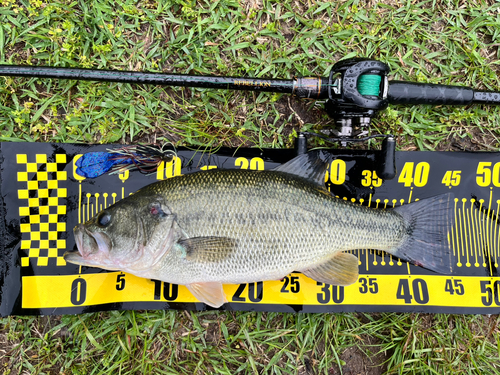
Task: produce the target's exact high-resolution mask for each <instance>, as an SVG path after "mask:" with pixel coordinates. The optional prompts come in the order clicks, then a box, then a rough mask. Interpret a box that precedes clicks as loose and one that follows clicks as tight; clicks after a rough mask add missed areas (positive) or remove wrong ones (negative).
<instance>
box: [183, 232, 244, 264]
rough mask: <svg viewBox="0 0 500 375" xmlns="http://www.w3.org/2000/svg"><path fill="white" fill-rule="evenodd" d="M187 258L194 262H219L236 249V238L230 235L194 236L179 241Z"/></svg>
mask: <svg viewBox="0 0 500 375" xmlns="http://www.w3.org/2000/svg"><path fill="white" fill-rule="evenodd" d="M177 246H179V247H180V248H181V249H182V252H183V253H184V254H185V256H186V259H189V260H190V261H194V262H219V261H221V260H224V259H226V258H227V257H228V256H229V255H230V254H232V253H233V252H234V251H235V250H236V246H237V243H236V240H234V239H232V238H228V237H193V238H186V239H183V240H180V241H179V242H177Z"/></svg>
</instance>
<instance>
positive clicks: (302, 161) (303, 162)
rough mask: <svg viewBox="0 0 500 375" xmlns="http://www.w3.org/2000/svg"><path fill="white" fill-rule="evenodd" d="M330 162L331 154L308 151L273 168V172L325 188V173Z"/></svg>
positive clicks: (321, 151) (320, 151)
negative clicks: (290, 175)
mask: <svg viewBox="0 0 500 375" xmlns="http://www.w3.org/2000/svg"><path fill="white" fill-rule="evenodd" d="M330 160H331V154H329V153H327V152H325V151H323V150H315V151H309V152H308V153H306V154H302V155H299V156H297V157H295V158H293V159H292V160H290V161H288V162H286V163H285V164H282V165H280V166H279V167H276V168H274V171H277V172H285V173H289V174H293V175H295V176H299V177H302V178H305V179H307V180H309V181H313V182H315V183H316V184H317V185H320V186H325V173H326V169H327V168H328V164H329V163H330Z"/></svg>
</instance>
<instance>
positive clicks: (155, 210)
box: [149, 202, 167, 218]
mask: <svg viewBox="0 0 500 375" xmlns="http://www.w3.org/2000/svg"><path fill="white" fill-rule="evenodd" d="M149 212H150V213H151V215H153V216H157V217H161V218H163V217H165V216H167V214H166V213H165V211H163V209H162V208H161V205H160V204H159V203H158V202H155V203H153V204H152V205H151V206H150V208H149Z"/></svg>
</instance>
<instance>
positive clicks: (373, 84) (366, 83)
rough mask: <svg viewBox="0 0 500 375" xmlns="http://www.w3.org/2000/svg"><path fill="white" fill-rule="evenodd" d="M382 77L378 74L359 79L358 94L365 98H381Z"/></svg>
mask: <svg viewBox="0 0 500 375" xmlns="http://www.w3.org/2000/svg"><path fill="white" fill-rule="evenodd" d="M380 82H382V77H381V76H379V75H378V74H363V75H361V76H360V77H359V79H358V92H359V93H360V94H361V95H363V96H379V95H380Z"/></svg>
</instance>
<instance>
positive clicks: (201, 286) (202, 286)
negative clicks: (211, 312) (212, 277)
mask: <svg viewBox="0 0 500 375" xmlns="http://www.w3.org/2000/svg"><path fill="white" fill-rule="evenodd" d="M186 286H187V288H188V289H189V291H190V292H191V293H192V294H193V296H195V297H196V298H197V299H198V300H199V301H200V302H203V303H206V304H207V305H209V306H212V307H215V308H218V307H221V306H222V305H223V304H224V303H226V302H227V299H226V295H225V293H224V289H223V288H222V283H218V282H210V283H192V284H187V285H186Z"/></svg>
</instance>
